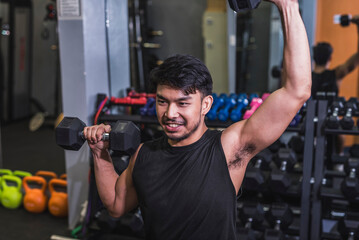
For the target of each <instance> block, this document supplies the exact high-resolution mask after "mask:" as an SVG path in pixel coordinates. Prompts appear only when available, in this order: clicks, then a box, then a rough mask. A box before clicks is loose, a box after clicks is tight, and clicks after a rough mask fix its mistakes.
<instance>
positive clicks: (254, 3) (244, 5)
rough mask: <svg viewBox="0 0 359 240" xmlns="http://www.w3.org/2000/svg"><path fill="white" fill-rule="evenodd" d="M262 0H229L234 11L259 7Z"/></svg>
mask: <svg viewBox="0 0 359 240" xmlns="http://www.w3.org/2000/svg"><path fill="white" fill-rule="evenodd" d="M260 2H261V0H228V3H229V6H230V7H231V8H232V10H233V11H236V12H239V11H243V10H251V9H254V8H257V7H258V5H259V3H260Z"/></svg>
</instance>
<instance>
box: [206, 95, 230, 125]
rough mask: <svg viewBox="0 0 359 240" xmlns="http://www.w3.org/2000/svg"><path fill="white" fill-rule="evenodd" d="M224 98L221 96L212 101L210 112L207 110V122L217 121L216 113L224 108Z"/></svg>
mask: <svg viewBox="0 0 359 240" xmlns="http://www.w3.org/2000/svg"><path fill="white" fill-rule="evenodd" d="M225 98H226V95H225V94H221V95H220V96H219V97H218V98H215V99H214V103H213V106H212V108H211V110H209V112H208V113H207V115H206V116H207V118H208V120H211V121H213V120H216V119H217V111H218V110H219V109H220V108H221V107H223V106H224V103H225Z"/></svg>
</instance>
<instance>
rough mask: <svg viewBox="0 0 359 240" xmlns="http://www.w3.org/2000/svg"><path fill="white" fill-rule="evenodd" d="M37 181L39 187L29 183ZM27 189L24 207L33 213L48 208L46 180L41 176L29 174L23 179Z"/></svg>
mask: <svg viewBox="0 0 359 240" xmlns="http://www.w3.org/2000/svg"><path fill="white" fill-rule="evenodd" d="M34 183H36V185H37V187H38V188H37V187H33V188H30V187H29V184H34ZM22 184H23V186H24V189H25V197H24V201H23V203H24V208H25V209H26V210H27V211H29V212H32V213H41V212H43V211H44V210H45V209H46V206H47V196H46V194H45V191H46V186H47V183H46V180H45V179H44V178H43V177H39V176H27V177H24V179H23V180H22Z"/></svg>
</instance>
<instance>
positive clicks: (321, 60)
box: [313, 42, 333, 66]
mask: <svg viewBox="0 0 359 240" xmlns="http://www.w3.org/2000/svg"><path fill="white" fill-rule="evenodd" d="M332 53H333V47H332V46H331V45H330V43H327V42H320V43H318V44H317V45H316V46H314V47H313V58H314V62H315V63H316V64H317V65H319V66H324V65H325V64H327V62H328V61H329V60H330V57H331V56H332Z"/></svg>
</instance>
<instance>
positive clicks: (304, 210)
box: [300, 100, 316, 240]
mask: <svg viewBox="0 0 359 240" xmlns="http://www.w3.org/2000/svg"><path fill="white" fill-rule="evenodd" d="M315 105H316V101H314V100H309V101H308V107H307V114H306V122H305V135H304V136H305V141H304V156H303V159H304V160H303V181H302V197H301V210H300V211H301V216H300V239H302V240H306V239H308V233H309V230H308V229H309V216H310V214H309V212H310V204H308V203H310V192H311V184H310V180H311V177H312V166H313V143H314V121H313V119H314V116H315Z"/></svg>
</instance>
